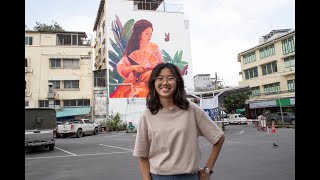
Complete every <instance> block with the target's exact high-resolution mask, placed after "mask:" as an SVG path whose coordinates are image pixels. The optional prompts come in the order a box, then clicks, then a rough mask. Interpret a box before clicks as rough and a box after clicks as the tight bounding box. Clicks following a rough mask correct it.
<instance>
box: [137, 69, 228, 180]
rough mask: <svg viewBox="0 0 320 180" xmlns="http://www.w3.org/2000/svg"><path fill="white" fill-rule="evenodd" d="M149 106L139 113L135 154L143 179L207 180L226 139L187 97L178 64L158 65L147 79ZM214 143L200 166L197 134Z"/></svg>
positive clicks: (203, 112) (204, 113)
mask: <svg viewBox="0 0 320 180" xmlns="http://www.w3.org/2000/svg"><path fill="white" fill-rule="evenodd" d="M148 87H149V92H148V96H147V108H148V109H146V110H145V111H144V112H143V114H142V115H141V117H140V120H139V125H138V132H137V136H136V141H135V147H134V152H133V155H134V156H137V157H139V166H140V171H141V174H142V177H143V180H167V179H170V180H180V179H181V180H182V179H183V180H198V178H199V179H201V180H208V179H209V178H210V175H211V173H212V172H213V171H212V169H213V167H214V164H215V162H216V160H217V158H218V155H219V152H220V149H221V147H222V145H223V142H224V132H223V131H222V130H221V129H220V128H219V127H218V126H217V125H216V124H215V123H214V122H213V121H212V120H211V119H210V117H209V116H208V115H207V114H206V112H205V111H203V110H202V109H201V108H200V107H199V106H198V105H196V104H195V103H193V102H191V101H188V100H187V99H186V91H185V89H184V81H183V78H182V76H181V74H180V71H179V69H178V67H176V66H175V65H173V64H170V63H165V64H164V63H162V64H159V65H157V66H156V67H155V68H154V69H153V70H152V73H151V77H150V79H149V82H148ZM199 136H204V137H205V138H206V139H207V140H208V141H209V142H210V143H211V144H212V145H213V146H212V150H211V153H210V155H209V158H208V160H207V163H206V164H205V165H204V166H202V168H200V167H199V162H200V147H199V144H198V137H199Z"/></svg>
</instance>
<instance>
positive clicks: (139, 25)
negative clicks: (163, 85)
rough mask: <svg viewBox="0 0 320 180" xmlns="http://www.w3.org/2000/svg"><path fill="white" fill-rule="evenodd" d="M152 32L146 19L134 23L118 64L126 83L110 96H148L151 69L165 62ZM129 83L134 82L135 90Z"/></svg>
mask: <svg viewBox="0 0 320 180" xmlns="http://www.w3.org/2000/svg"><path fill="white" fill-rule="evenodd" d="M152 32H153V27H152V24H151V23H150V22H149V21H147V20H145V19H141V20H139V21H137V22H136V23H135V24H134V25H133V28H132V34H131V36H130V39H129V41H128V44H127V46H126V49H125V51H124V55H123V57H122V59H121V60H120V61H119V63H118V64H117V71H118V73H119V75H120V76H122V77H123V78H124V81H123V83H124V85H120V86H118V87H117V88H116V89H115V90H114V91H113V92H112V93H111V94H110V98H128V97H132V96H133V97H136V98H139V97H141V98H145V97H146V96H147V94H148V90H147V87H148V80H149V77H150V74H151V71H152V69H153V68H154V67H155V66H156V65H157V64H159V63H162V62H164V61H163V57H162V54H161V51H160V49H159V47H158V45H157V44H155V43H153V42H150V39H151V37H152ZM125 84H126V85H125ZM128 84H132V86H133V91H132V90H131V86H130V85H128ZM132 93H133V94H132Z"/></svg>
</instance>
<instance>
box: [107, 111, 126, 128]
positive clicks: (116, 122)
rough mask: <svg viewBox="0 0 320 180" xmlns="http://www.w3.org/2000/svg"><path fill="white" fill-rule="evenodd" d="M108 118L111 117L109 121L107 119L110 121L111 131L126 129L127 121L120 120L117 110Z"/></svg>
mask: <svg viewBox="0 0 320 180" xmlns="http://www.w3.org/2000/svg"><path fill="white" fill-rule="evenodd" d="M110 118H111V122H110V121H109V122H110V130H112V131H123V130H126V128H127V122H123V121H122V120H121V117H120V113H119V112H117V113H116V115H115V116H114V115H111V116H110Z"/></svg>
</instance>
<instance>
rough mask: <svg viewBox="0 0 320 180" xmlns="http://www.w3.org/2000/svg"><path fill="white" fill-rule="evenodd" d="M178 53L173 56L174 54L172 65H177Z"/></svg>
mask: <svg viewBox="0 0 320 180" xmlns="http://www.w3.org/2000/svg"><path fill="white" fill-rule="evenodd" d="M178 53H179V51H177V52H176V53H175V54H174V58H173V63H177V62H178V56H179V54H178Z"/></svg>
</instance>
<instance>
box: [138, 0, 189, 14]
mask: <svg viewBox="0 0 320 180" xmlns="http://www.w3.org/2000/svg"><path fill="white" fill-rule="evenodd" d="M133 4H134V5H133V9H134V10H149V11H165V12H183V5H182V4H172V3H165V2H163V1H162V2H161V1H158V2H144V1H133Z"/></svg>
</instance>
